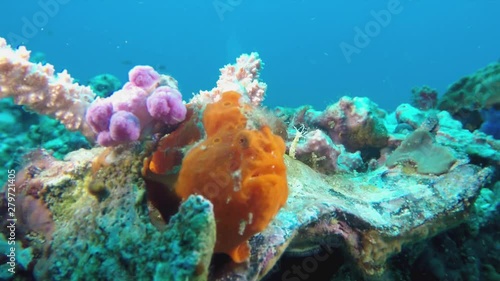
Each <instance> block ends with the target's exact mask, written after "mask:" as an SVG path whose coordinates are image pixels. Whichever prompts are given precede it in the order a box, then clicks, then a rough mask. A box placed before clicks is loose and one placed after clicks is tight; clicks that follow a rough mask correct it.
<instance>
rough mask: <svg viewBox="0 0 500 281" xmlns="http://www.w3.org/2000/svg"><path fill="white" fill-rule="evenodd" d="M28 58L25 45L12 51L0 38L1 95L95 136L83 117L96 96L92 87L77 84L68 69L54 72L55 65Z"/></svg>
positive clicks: (69, 127)
mask: <svg viewBox="0 0 500 281" xmlns="http://www.w3.org/2000/svg"><path fill="white" fill-rule="evenodd" d="M29 57H30V52H29V51H28V50H26V48H24V47H20V48H19V49H17V50H13V49H11V48H10V46H8V45H7V43H6V41H5V39H3V38H1V37H0V98H5V97H14V101H15V102H16V103H17V104H20V105H26V106H28V107H29V109H31V110H33V111H35V112H37V113H40V114H45V115H49V116H51V117H54V118H56V119H57V120H59V121H61V123H63V124H64V126H66V128H68V129H69V130H72V131H81V132H82V133H83V134H84V135H85V136H87V137H90V138H92V136H93V132H92V131H91V130H90V128H89V127H88V126H87V124H86V123H85V120H84V116H85V110H86V109H87V107H88V106H89V105H90V103H91V102H92V101H93V100H94V98H95V94H94V93H93V92H92V90H91V89H90V88H89V87H84V86H80V85H78V84H76V83H74V82H73V78H71V76H70V75H69V74H68V73H67V72H66V71H63V72H61V73H58V74H54V67H53V66H52V65H50V64H45V65H42V64H35V63H32V62H30V61H29Z"/></svg>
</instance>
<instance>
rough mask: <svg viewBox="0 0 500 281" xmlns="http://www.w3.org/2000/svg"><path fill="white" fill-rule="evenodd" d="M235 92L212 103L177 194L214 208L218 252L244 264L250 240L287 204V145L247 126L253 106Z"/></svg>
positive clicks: (268, 132) (264, 129)
mask: <svg viewBox="0 0 500 281" xmlns="http://www.w3.org/2000/svg"><path fill="white" fill-rule="evenodd" d="M240 100H241V95H240V94H239V93H237V92H226V93H224V94H222V97H221V100H220V101H218V102H216V103H213V104H208V105H207V106H206V109H205V111H204V113H203V118H202V123H203V127H204V129H205V132H206V139H205V140H203V141H201V142H199V143H198V144H196V145H195V146H194V147H193V148H192V149H191V150H189V151H188V152H187V154H186V155H185V157H184V159H183V160H182V167H181V170H180V171H179V177H178V180H177V182H176V184H175V192H176V193H177V195H178V196H180V197H181V198H182V199H183V200H185V199H186V198H187V197H189V195H191V194H200V195H203V196H204V197H205V198H207V199H209V200H210V201H211V202H212V204H213V205H214V214H215V219H216V224H217V241H216V245H215V250H214V252H216V253H217V252H219V253H226V254H228V255H229V256H230V257H231V258H232V260H233V261H234V262H237V263H241V262H243V261H245V260H247V258H248V257H249V256H250V246H249V244H248V239H249V238H250V237H252V236H253V235H255V234H256V233H259V232H261V231H262V230H264V229H265V228H266V227H267V225H268V224H269V223H270V221H271V220H272V219H273V218H274V216H275V215H276V214H277V213H278V211H279V209H280V208H281V207H282V206H283V205H284V204H285V203H286V200H287V197H288V184H287V179H286V167H285V163H284V159H283V155H284V153H285V143H284V141H283V140H282V139H281V138H280V137H279V136H277V135H274V134H273V133H272V132H271V129H270V128H269V127H268V126H267V125H264V126H261V127H260V128H258V129H249V128H248V127H247V121H248V118H247V117H246V115H245V113H248V112H250V111H251V110H252V108H251V105H248V104H245V103H243V102H240Z"/></svg>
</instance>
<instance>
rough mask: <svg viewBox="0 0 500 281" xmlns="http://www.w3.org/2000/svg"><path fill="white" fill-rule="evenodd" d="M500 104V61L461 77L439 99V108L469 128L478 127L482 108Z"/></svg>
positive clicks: (474, 128) (481, 120)
mask: <svg viewBox="0 0 500 281" xmlns="http://www.w3.org/2000/svg"><path fill="white" fill-rule="evenodd" d="M499 105H500V63H499V62H495V63H492V64H490V65H488V66H486V67H484V68H482V69H479V70H478V71H476V72H475V73H474V74H471V75H468V76H466V77H463V78H461V79H460V80H458V81H457V82H455V83H454V84H453V85H451V86H450V87H449V89H448V91H447V92H446V93H445V94H444V95H443V96H442V97H441V99H440V100H439V104H438V108H439V109H440V110H446V111H448V112H450V113H451V115H452V116H453V118H455V119H457V120H459V121H460V122H462V123H463V124H464V128H466V129H468V130H471V131H473V130H476V129H478V128H479V127H480V126H481V124H482V122H483V119H482V118H481V110H483V109H488V108H492V107H495V106H499Z"/></svg>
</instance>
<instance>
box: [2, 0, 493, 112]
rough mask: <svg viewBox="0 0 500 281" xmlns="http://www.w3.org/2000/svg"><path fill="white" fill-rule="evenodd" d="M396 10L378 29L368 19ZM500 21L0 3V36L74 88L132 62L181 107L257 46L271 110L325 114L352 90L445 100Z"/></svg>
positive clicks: (462, 5)
mask: <svg viewBox="0 0 500 281" xmlns="http://www.w3.org/2000/svg"><path fill="white" fill-rule="evenodd" d="M54 4H55V5H54ZM396 4H397V5H398V11H399V12H398V13H393V14H391V18H390V19H388V20H387V21H386V22H384V23H383V25H385V26H382V25H380V24H378V23H377V24H378V27H380V28H379V29H377V28H376V26H377V24H374V22H373V21H374V20H375V17H374V14H377V13H379V12H380V11H381V10H387V9H388V5H396ZM44 7H52V9H49V10H47V9H45V8H44ZM217 7H218V8H217ZM224 8H226V9H225V10H224ZM499 14H500V1H498V0H442V1H430V0H421V1H418V0H413V1H410V0H401V1H394V0H391V1H387V0H384V1H375V0H372V1H369V0H330V1H327V0H316V1H314V0H311V1H299V0H295V1H294V0H288V1H278V0H276V1H269V0H266V1H264V0H252V1H249V0H220V1H219V0H217V1H214V0H210V1H206V0H194V1H168V0H140V1H137V0H134V1H132V0H123V1H111V0H40V1H35V0H33V1H28V0H16V1H12V0H11V1H7V0H3V1H1V9H0V36H1V37H5V38H7V39H8V40H9V43H11V44H13V45H19V44H25V45H26V46H27V47H28V49H30V50H32V51H34V52H43V53H45V54H46V59H47V62H50V63H51V64H53V65H55V66H56V69H57V70H58V71H61V70H62V69H68V71H69V72H70V73H71V74H72V75H73V76H74V77H75V78H77V79H78V80H79V81H81V82H82V83H85V82H86V81H88V79H89V78H91V77H93V76H95V75H98V74H102V73H111V74H113V75H115V76H117V77H119V78H120V80H121V81H122V82H123V81H125V80H126V79H127V73H128V70H129V69H130V68H132V67H133V66H134V65H137V64H149V65H152V66H154V67H156V68H162V69H163V68H164V69H165V70H160V71H162V72H166V73H168V74H171V75H173V76H174V77H175V78H176V79H177V80H178V81H179V85H180V89H181V91H182V92H183V94H184V97H185V99H186V100H187V99H189V97H190V96H191V93H193V92H197V91H198V90H200V89H207V90H209V89H211V88H212V87H213V86H214V84H215V82H216V81H217V77H218V75H219V72H218V69H219V68H220V67H222V66H223V65H224V64H227V63H232V62H233V61H234V59H235V58H236V57H237V56H238V55H239V54H241V53H242V52H251V51H257V52H259V54H260V55H261V58H262V59H263V60H264V62H265V68H264V71H263V73H262V78H263V80H264V81H265V82H266V83H267V84H268V85H269V88H268V93H267V99H266V101H265V104H266V105H267V106H271V107H273V106H278V105H280V106H290V107H295V106H299V105H302V104H311V105H313V106H314V107H315V108H317V109H323V108H324V107H325V106H326V105H328V104H330V103H332V102H335V101H337V99H338V98H339V97H340V96H343V95H351V96H367V97H369V98H370V99H372V100H374V101H375V102H376V103H378V104H379V105H380V106H381V107H383V108H385V109H387V110H393V109H394V108H395V107H396V106H397V105H398V104H400V103H403V102H408V101H409V98H410V92H411V89H412V87H414V86H421V85H424V84H426V85H429V86H431V87H434V88H437V89H438V91H439V93H440V94H443V93H444V92H445V90H446V89H447V87H448V85H450V84H451V83H453V82H455V81H456V80H458V79H459V78H461V77H462V76H464V75H467V74H470V73H473V72H474V71H475V70H477V69H478V68H481V67H484V66H485V65H487V64H488V63H490V62H492V61H495V60H497V59H499V51H500V36H499V29H500V16H499ZM44 15H45V16H44ZM30 25H31V27H30ZM33 26H34V27H35V28H33ZM367 26H368V27H372V29H371V34H372V36H371V38H370V40H369V42H368V43H366V42H365V43H366V44H364V45H363V46H362V48H358V49H359V52H358V53H355V54H352V55H351V56H350V57H347V56H345V55H344V54H343V52H342V50H341V48H340V45H341V44H342V43H346V44H350V45H355V36H356V34H357V33H356V30H357V28H359V29H360V30H365V28H366V27H367ZM373 28H374V29H373Z"/></svg>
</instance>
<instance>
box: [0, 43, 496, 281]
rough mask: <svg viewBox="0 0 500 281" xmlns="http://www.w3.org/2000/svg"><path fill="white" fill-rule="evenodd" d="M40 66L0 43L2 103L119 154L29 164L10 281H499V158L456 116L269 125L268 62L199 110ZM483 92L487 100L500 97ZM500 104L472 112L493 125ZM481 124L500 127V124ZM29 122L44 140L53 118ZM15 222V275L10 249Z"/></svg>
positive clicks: (168, 95) (216, 92)
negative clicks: (263, 77) (101, 91)
mask: <svg viewBox="0 0 500 281" xmlns="http://www.w3.org/2000/svg"><path fill="white" fill-rule="evenodd" d="M28 57H29V53H28V51H27V50H26V49H25V48H23V47H21V48H19V49H18V50H12V49H11V48H9V47H8V46H7V45H6V43H5V42H4V41H3V39H1V41H0V97H7V96H9V97H12V98H13V100H14V101H15V102H16V103H19V104H23V105H26V106H28V107H30V106H31V107H33V109H34V110H35V111H36V112H38V113H41V114H46V115H49V116H52V117H56V119H57V120H59V121H61V122H62V123H63V125H64V126H66V127H67V128H69V129H72V130H77V131H80V132H81V133H82V134H83V135H84V136H85V137H87V138H88V139H89V140H94V139H95V137H96V136H97V142H98V143H99V144H101V145H104V146H107V147H88V148H85V149H79V150H75V151H72V152H69V153H67V154H66V155H64V156H62V154H63V152H61V153H60V155H56V152H57V150H55V151H48V150H44V149H39V150H35V151H32V152H31V153H28V154H27V155H26V156H25V160H24V161H23V163H22V169H18V170H17V173H16V174H15V179H10V181H9V185H7V186H5V187H4V188H3V189H2V190H1V192H0V198H1V200H0V205H1V208H0V218H1V219H2V222H4V225H3V227H2V228H1V229H2V230H1V231H0V234H1V235H0V246H1V247H0V250H2V252H1V253H0V267H2V269H11V268H12V270H13V271H14V272H15V274H10V275H9V274H5V272H10V271H7V270H5V272H4V273H2V275H1V276H0V278H3V279H13V280H33V279H35V280H95V279H99V280H199V281H201V280H216V281H234V280H240V281H245V280H248V281H250V280H305V279H310V280H325V279H324V278H325V276H328V278H329V280H409V279H413V280H419V279H420V280H422V279H425V280H452V279H453V280H455V279H457V280H458V279H460V278H463V279H466V277H469V276H471V277H473V278H475V279H476V280H480V279H485V280H487V279H494V278H498V275H499V273H498V272H497V271H496V270H497V268H498V265H499V260H498V258H497V257H498V245H496V244H495V243H496V241H497V240H498V223H497V222H496V220H498V218H499V213H498V210H499V208H498V206H499V202H500V196H499V181H498V180H499V174H498V171H497V170H496V169H497V168H498V166H500V141H499V140H496V139H495V138H493V137H492V136H490V135H487V134H485V133H484V132H482V131H480V130H475V131H469V130H467V129H464V125H463V124H462V123H461V122H459V121H457V120H455V119H453V116H454V115H453V114H454V113H453V112H452V113H451V114H450V113H449V112H447V111H438V110H431V109H430V105H429V104H428V103H426V105H425V106H421V105H419V107H421V108H422V109H423V110H422V109H419V108H415V107H413V106H412V105H409V104H403V105H400V106H399V107H398V108H397V109H396V110H395V111H394V112H391V113H388V112H386V111H384V110H382V109H380V108H378V106H377V105H376V104H375V103H373V102H372V101H370V100H369V99H368V98H363V97H342V98H341V99H340V100H339V101H338V102H336V103H334V104H332V105H331V106H328V107H327V108H326V109H325V110H324V111H316V110H314V109H313V108H312V107H310V106H303V107H300V108H297V109H289V108H277V109H276V110H274V112H270V111H267V110H265V109H264V108H262V107H260V105H261V102H262V100H263V98H264V93H265V90H266V87H267V85H266V84H264V83H263V82H261V81H259V79H260V77H259V75H260V70H261V67H262V62H261V61H260V59H259V57H258V55H257V54H256V53H252V54H250V55H243V56H241V57H240V58H238V59H237V61H236V63H235V64H233V65H227V66H225V67H224V68H223V69H221V76H220V77H219V81H218V82H217V85H216V87H215V88H214V89H212V90H211V91H201V92H200V93H199V94H198V95H196V96H195V97H193V99H192V100H191V101H190V102H189V103H187V104H185V103H184V102H183V101H182V96H181V94H180V92H179V91H178V86H177V81H175V79H173V78H172V77H170V76H166V75H161V74H159V73H157V72H156V71H155V70H154V69H153V68H151V67H149V66H137V67H135V68H133V69H132V70H131V71H130V72H129V82H128V83H126V84H125V85H124V86H123V88H122V89H120V90H118V91H116V92H114V93H113V94H112V95H111V96H109V97H106V98H97V99H94V96H95V94H94V93H93V91H92V90H90V88H88V87H83V86H80V85H77V84H75V83H73V80H72V79H71V78H70V77H69V75H67V73H66V72H63V73H61V74H58V75H54V73H53V68H52V66H50V65H44V66H43V65H41V64H34V63H32V62H29V61H28ZM488 69H489V68H488ZM493 69H495V68H494V67H493ZM23 71H24V72H23ZM488 71H490V70H488ZM488 73H489V72H488ZM486 76H487V75H486ZM488 77H489V76H488ZM469 80H470V79H469ZM469 80H467V81H469ZM472 80H474V79H472ZM467 81H465V82H464V83H463V85H465V84H467V83H468V82H467ZM485 81H490V82H491V83H490V82H488V83H487V85H488V86H485V84H484V81H483V82H481V83H482V84H481V85H482V86H477V87H476V86H474V89H475V90H477V91H479V92H481V93H482V92H484V91H486V90H487V91H490V90H491V89H494V88H495V87H496V86H495V85H496V84H495V83H496V82H493V81H494V80H491V79H490V80H485ZM469 82H470V81H469ZM471 83H472V82H471ZM463 85H462V86H463ZM460 87H461V86H456V87H455V88H456V89H461V88H460ZM485 89H486V90H485ZM419 91H420V92H419V93H423V92H425V93H427V92H430V90H429V89H420V90H419ZM488 93H491V92H488ZM431 96H432V95H429V97H431ZM54 98H56V101H54V102H51V100H52V99H54ZM495 99H496V98H495V97H494V95H493V98H492V97H491V95H490V98H487V99H484V100H482V105H481V106H479V107H477V108H475V109H474V110H477V111H478V112H479V111H482V110H490V109H496V108H495V105H496V102H497V101H496V100H495ZM44 103H47V104H46V105H44ZM5 106H12V103H8V104H7V105H5ZM64 110H70V111H69V112H66V113H63V112H64ZM71 110H74V111H71ZM13 112H14V111H13ZM457 112H459V111H457ZM482 113H483V114H486V113H489V114H492V115H490V116H486V117H488V118H487V119H488V122H491V123H490V124H489V125H496V122H495V121H494V120H496V119H495V118H496V115H495V112H484V111H482ZM15 114H18V115H19V116H22V115H24V114H27V113H25V112H22V111H18V112H17V113H15ZM25 116H26V117H29V118H32V119H33V120H30V122H29V125H25V126H26V128H23V130H26V131H30V130H29V128H30V126H32V125H34V124H36V122H37V120H39V117H37V116H35V115H25ZM11 117H12V116H10V117H9V118H5V122H6V124H7V123H9V122H10V123H12V122H14V121H12V120H15V118H11ZM44 118H46V117H44ZM485 124H486V125H488V123H485ZM486 125H485V126H486ZM489 125H488V126H489ZM485 131H487V132H491V130H490V128H489V127H488V129H485ZM0 133H3V132H0ZM30 134H31V135H32V136H33V138H34V139H43V138H44V136H45V135H46V134H48V132H47V131H46V130H43V129H36V128H34V129H32V130H31V132H30ZM54 146H57V145H54ZM68 149H71V148H68ZM61 151H66V150H65V149H62V150H61ZM286 151H288V154H289V155H286V154H285V153H286ZM55 156H58V158H59V159H58V158H56V157H55ZM408 164H410V165H408ZM13 173H14V171H12V172H10V174H12V175H13ZM14 187H15V190H14V189H13V188H14ZM12 198H15V199H16V207H17V208H18V212H17V213H16V214H13V213H12V212H10V211H8V207H9V205H8V204H9V203H11V201H13V200H12ZM11 204H12V203H11ZM14 216H15V217H16V219H17V221H16V225H15V227H16V231H15V232H14V233H15V235H16V238H15V248H13V249H14V250H15V252H16V254H17V258H15V259H13V258H12V254H11V253H12V251H13V250H12V248H9V247H7V246H6V245H8V244H9V242H10V241H11V240H12V239H10V238H11V237H12V235H13V234H12V233H13V232H12V231H10V230H9V228H8V227H7V226H9V225H6V224H7V222H9V221H7V220H6V219H7V218H11V217H14ZM9 227H10V226H9ZM9 239H10V240H9ZM482 243H485V244H487V246H485V245H483V244H482ZM461 253H465V254H466V255H474V256H475V258H476V259H475V260H474V259H472V258H466V259H462V258H461V256H460V254H461ZM12 259H13V261H12V265H11V263H10V262H11V260H12ZM290 260H296V261H297V260H298V261H300V262H299V264H293V265H287V262H289V261H290ZM455 264H458V265H460V267H457V266H455ZM326 271H328V273H327V275H320V273H323V272H326ZM319 276H322V277H319Z"/></svg>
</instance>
